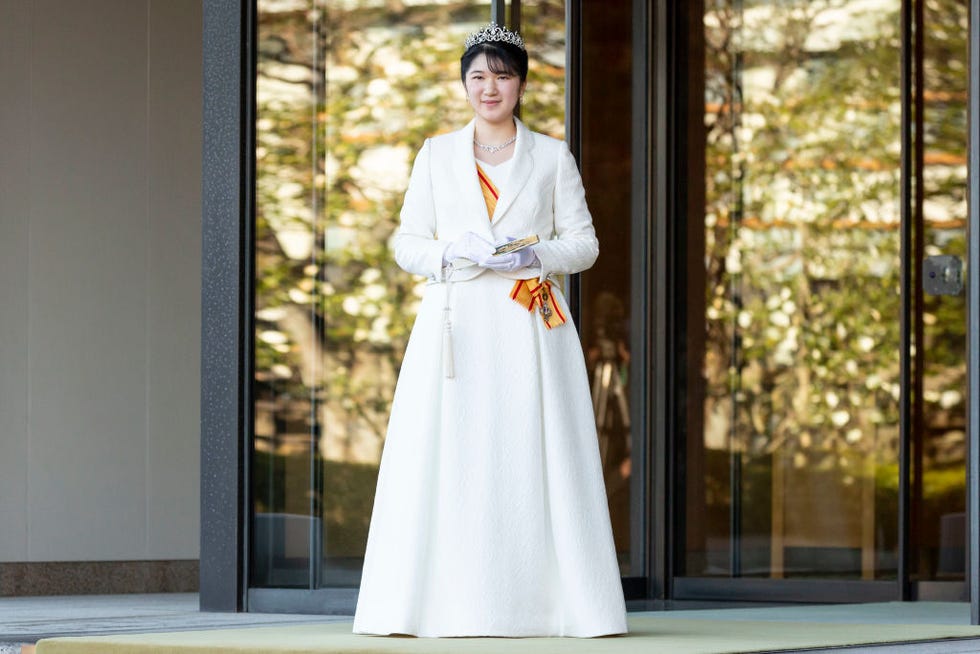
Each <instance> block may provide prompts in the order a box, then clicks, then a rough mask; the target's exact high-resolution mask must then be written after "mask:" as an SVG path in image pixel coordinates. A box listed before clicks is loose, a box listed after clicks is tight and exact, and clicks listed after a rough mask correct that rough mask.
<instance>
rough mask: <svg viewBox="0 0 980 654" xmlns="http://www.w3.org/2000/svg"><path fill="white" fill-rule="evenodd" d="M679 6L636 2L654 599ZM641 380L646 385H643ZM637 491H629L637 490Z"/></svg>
mask: <svg viewBox="0 0 980 654" xmlns="http://www.w3.org/2000/svg"><path fill="white" fill-rule="evenodd" d="M673 4H674V3H670V2H657V3H651V2H648V1H646V0H634V2H633V144H634V146H633V180H632V183H633V193H632V195H633V200H632V203H633V211H632V214H633V261H634V264H633V266H632V268H633V271H632V275H633V276H632V279H631V281H630V283H631V284H632V285H633V289H634V290H633V297H636V298H647V300H646V302H643V303H638V306H640V307H642V308H643V310H642V312H641V311H639V310H637V311H634V319H633V323H632V324H631V326H630V328H631V330H632V342H631V343H630V347H631V348H636V350H635V351H636V353H637V356H635V358H634V359H633V360H635V361H636V365H631V366H630V368H631V370H633V371H635V374H634V376H633V377H632V378H631V380H630V381H631V384H633V387H634V388H636V389H638V390H637V392H638V393H640V394H641V396H640V397H638V398H631V399H633V405H634V406H638V407H642V406H646V407H648V408H647V411H646V412H645V413H644V415H641V416H633V421H634V422H633V424H634V425H635V427H636V429H637V436H638V437H637V438H636V439H634V443H636V442H637V441H641V442H643V441H645V442H647V443H649V449H648V450H646V451H645V452H644V453H643V457H642V460H641V463H642V464H643V468H644V469H634V471H633V476H634V477H636V478H639V479H638V481H639V482H642V483H643V484H644V486H643V491H644V492H643V495H642V496H643V497H646V498H649V504H648V508H647V511H646V520H647V521H646V523H645V524H644V525H643V526H644V527H645V531H644V533H643V537H644V540H643V544H644V545H645V547H646V555H647V561H648V568H647V577H648V597H650V598H656V599H669V598H670V597H671V596H672V594H673V593H672V590H671V583H672V572H673V556H672V554H673V552H672V551H671V542H672V539H671V537H670V535H671V532H672V530H673V529H674V526H675V522H674V513H673V511H674V503H673V502H672V499H671V489H672V488H673V485H672V481H673V480H672V479H668V472H669V471H670V470H671V469H672V465H671V461H670V459H671V456H673V455H672V450H671V447H670V443H671V438H672V437H673V436H674V435H675V432H674V427H673V420H672V409H671V407H672V406H673V404H672V402H673V400H674V397H675V396H674V395H673V394H672V392H671V384H670V383H669V380H670V374H671V370H672V368H671V361H670V346H669V339H670V337H671V335H670V333H669V331H668V330H669V325H670V321H669V320H668V312H669V307H670V306H671V305H670V302H671V297H672V293H671V289H670V286H669V283H668V282H669V279H670V277H669V275H668V271H669V270H670V266H671V258H670V254H671V253H670V248H669V247H668V243H669V239H668V227H669V223H670V218H671V215H672V214H671V211H672V206H671V204H670V201H669V200H670V193H669V186H668V185H669V184H670V183H672V182H673V180H674V174H673V165H674V161H673V158H672V156H671V154H670V153H671V152H672V148H673V140H672V138H671V137H672V124H671V123H670V120H671V119H672V110H671V109H670V106H671V104H670V103H671V102H672V101H673V95H672V91H673V88H674V73H673V67H674V64H675V63H676V62H674V61H673V59H672V58H671V57H670V56H669V53H670V52H671V48H672V47H673V38H672V34H671V32H672V28H673V25H672V24H671V23H670V21H669V17H670V16H671V6H672V5H673ZM637 375H642V376H643V378H642V379H637ZM635 490H636V489H635V487H634V488H633V489H631V491H635Z"/></svg>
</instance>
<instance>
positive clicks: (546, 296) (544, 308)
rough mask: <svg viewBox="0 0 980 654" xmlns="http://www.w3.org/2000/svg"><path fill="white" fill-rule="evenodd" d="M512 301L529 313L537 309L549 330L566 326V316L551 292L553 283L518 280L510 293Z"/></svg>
mask: <svg viewBox="0 0 980 654" xmlns="http://www.w3.org/2000/svg"><path fill="white" fill-rule="evenodd" d="M510 299H512V300H514V301H515V302H517V303H518V304H520V305H521V306H522V307H527V310H528V311H534V310H535V309H537V311H538V313H539V314H541V320H543V321H544V326H545V327H547V328H548V329H553V328H555V327H561V326H562V325H564V324H565V314H564V313H562V310H561V307H559V306H558V302H557V301H556V300H555V294H554V293H552V292H551V282H549V281H544V282H539V281H538V280H537V279H518V280H517V282H515V283H514V288H512V289H511V291H510Z"/></svg>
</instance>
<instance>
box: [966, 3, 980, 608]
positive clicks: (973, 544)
mask: <svg viewBox="0 0 980 654" xmlns="http://www.w3.org/2000/svg"><path fill="white" fill-rule="evenodd" d="M967 42H968V43H969V44H970V45H969V48H970V65H969V68H968V71H969V75H968V76H967V77H968V79H969V80H970V82H969V84H970V86H969V99H968V103H967V106H968V108H969V120H968V123H967V124H968V128H967V129H968V138H967V142H968V144H969V147H968V152H969V155H968V156H969V162H968V165H967V169H968V174H969V177H968V182H967V198H968V200H967V203H968V206H969V210H968V212H967V216H968V218H967V228H966V233H967V264H966V270H967V280H966V292H967V322H966V339H967V342H966V352H967V363H966V376H967V395H966V397H967V403H966V406H967V409H966V411H967V419H966V425H967V426H966V431H967V442H968V447H967V458H966V460H967V495H966V501H967V509H968V517H969V523H968V539H969V542H968V547H967V552H968V555H967V562H966V570H967V575H968V577H967V579H968V583H969V591H970V623H971V624H980V0H971V2H970V38H969V39H968V41H967Z"/></svg>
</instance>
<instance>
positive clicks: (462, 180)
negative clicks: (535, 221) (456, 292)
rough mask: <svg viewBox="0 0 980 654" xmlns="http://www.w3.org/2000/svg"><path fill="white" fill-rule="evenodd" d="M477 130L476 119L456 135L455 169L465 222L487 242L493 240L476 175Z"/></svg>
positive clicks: (454, 150)
mask: <svg viewBox="0 0 980 654" xmlns="http://www.w3.org/2000/svg"><path fill="white" fill-rule="evenodd" d="M475 129H476V119H473V120H471V121H470V122H469V124H467V125H466V126H465V127H464V128H462V129H461V130H459V131H458V132H456V133H455V135H454V138H455V141H456V142H455V143H454V144H453V168H454V169H455V172H456V182H457V185H456V188H458V189H459V193H460V200H461V202H462V205H463V214H464V215H463V220H465V221H466V222H467V223H468V224H469V229H464V230H460V232H461V233H462V232H464V231H473V232H476V233H477V234H482V235H483V236H485V237H486V238H487V240H492V239H493V236H492V234H491V232H490V214H489V213H487V202H486V200H484V199H483V190H482V189H481V188H480V178H479V177H477V175H476V158H475V157H474V156H473V133H474V130H475Z"/></svg>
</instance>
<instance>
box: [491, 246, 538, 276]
mask: <svg viewBox="0 0 980 654" xmlns="http://www.w3.org/2000/svg"><path fill="white" fill-rule="evenodd" d="M513 240H514V239H513V238H511V237H508V238H507V241H508V242H509V241H513ZM537 262H538V255H536V254H535V253H534V250H532V249H531V248H530V247H526V248H524V249H523V250H517V251H516V252H508V253H507V254H497V255H491V256H489V257H487V258H485V259H483V260H482V261H480V265H481V266H483V267H484V268H489V269H490V270H499V271H501V272H514V271H515V270H520V269H522V268H528V267H529V266H533V265H534V264H536V263H537Z"/></svg>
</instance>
